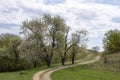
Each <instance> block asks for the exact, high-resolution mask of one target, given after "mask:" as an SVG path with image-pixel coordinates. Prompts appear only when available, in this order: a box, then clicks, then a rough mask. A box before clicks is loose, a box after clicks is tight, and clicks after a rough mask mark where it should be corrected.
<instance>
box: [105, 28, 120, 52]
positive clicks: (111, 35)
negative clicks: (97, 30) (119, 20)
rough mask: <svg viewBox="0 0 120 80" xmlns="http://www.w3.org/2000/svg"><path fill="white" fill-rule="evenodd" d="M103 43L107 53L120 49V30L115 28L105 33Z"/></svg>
mask: <svg viewBox="0 0 120 80" xmlns="http://www.w3.org/2000/svg"><path fill="white" fill-rule="evenodd" d="M103 45H104V48H105V51H106V52H107V53H114V52H118V51H120V31H119V30H117V29H115V30H109V31H108V32H107V33H105V37H104V39H103Z"/></svg>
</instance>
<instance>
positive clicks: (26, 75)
mask: <svg viewBox="0 0 120 80" xmlns="http://www.w3.org/2000/svg"><path fill="white" fill-rule="evenodd" d="M42 69H45V67H38V68H35V69H30V70H23V71H16V72H5V73H0V80H32V77H33V75H34V74H35V73H36V72H38V71H40V70H42Z"/></svg>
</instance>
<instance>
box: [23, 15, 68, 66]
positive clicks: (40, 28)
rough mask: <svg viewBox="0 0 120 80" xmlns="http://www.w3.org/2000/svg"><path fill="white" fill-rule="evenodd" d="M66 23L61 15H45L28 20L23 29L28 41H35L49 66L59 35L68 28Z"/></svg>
mask: <svg viewBox="0 0 120 80" xmlns="http://www.w3.org/2000/svg"><path fill="white" fill-rule="evenodd" d="M65 26H66V24H65V22H64V20H63V19H62V18H61V17H60V16H51V15H50V14H45V15H43V16H42V17H41V18H40V19H36V20H29V21H28V20H26V21H24V22H23V26H22V30H23V32H22V33H23V34H24V35H25V36H26V39H27V40H28V41H35V43H36V44H37V51H38V52H39V54H40V55H41V56H42V58H43V59H44V61H45V62H46V65H47V66H50V65H51V61H52V58H53V54H54V52H55V47H56V42H57V37H58V35H60V34H63V33H64V32H65V30H66V27H65Z"/></svg>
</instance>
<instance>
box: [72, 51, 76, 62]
mask: <svg viewBox="0 0 120 80" xmlns="http://www.w3.org/2000/svg"><path fill="white" fill-rule="evenodd" d="M74 62H75V53H73V55H72V64H74Z"/></svg>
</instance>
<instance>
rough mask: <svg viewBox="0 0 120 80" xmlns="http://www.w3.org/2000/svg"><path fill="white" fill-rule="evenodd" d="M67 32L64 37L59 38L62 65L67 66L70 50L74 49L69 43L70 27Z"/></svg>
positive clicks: (58, 47)
mask: <svg viewBox="0 0 120 80" xmlns="http://www.w3.org/2000/svg"><path fill="white" fill-rule="evenodd" d="M66 28H67V29H66V31H65V32H64V33H63V35H61V36H59V37H58V39H57V52H58V53H59V55H60V58H61V64H62V65H65V61H66V57H67V53H68V51H69V49H70V48H71V47H72V45H71V44H69V42H68V34H69V30H70V28H69V27H66Z"/></svg>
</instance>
